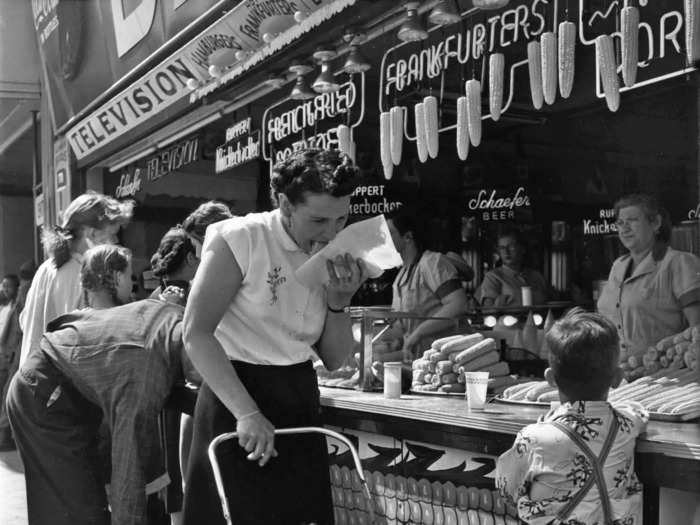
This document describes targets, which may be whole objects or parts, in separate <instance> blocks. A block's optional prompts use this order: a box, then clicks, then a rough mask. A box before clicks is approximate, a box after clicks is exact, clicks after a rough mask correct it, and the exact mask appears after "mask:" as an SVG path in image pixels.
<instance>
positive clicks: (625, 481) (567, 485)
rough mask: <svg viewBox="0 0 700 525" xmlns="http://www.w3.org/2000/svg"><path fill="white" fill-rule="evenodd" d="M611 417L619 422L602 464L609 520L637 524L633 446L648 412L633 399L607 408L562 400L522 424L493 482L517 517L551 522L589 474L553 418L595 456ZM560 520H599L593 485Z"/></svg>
mask: <svg viewBox="0 0 700 525" xmlns="http://www.w3.org/2000/svg"><path fill="white" fill-rule="evenodd" d="M613 417H617V421H618V424H619V426H618V430H617V434H616V435H615V439H614V440H613V442H612V446H611V448H610V452H609V454H608V456H607V459H606V461H605V464H604V468H603V475H604V478H605V483H606V485H607V489H608V494H609V496H610V502H611V506H612V514H613V519H614V520H615V522H616V523H620V525H641V523H642V521H641V515H642V494H641V485H640V483H639V481H638V480H637V477H636V475H635V473H634V448H635V443H636V439H637V437H638V436H639V434H640V433H641V432H643V431H644V428H645V426H646V423H647V421H648V419H649V416H648V414H647V412H646V411H645V410H644V409H643V408H642V406H641V405H639V404H636V403H628V404H625V405H617V406H615V411H614V412H613V410H612V407H611V405H610V404H609V403H608V402H606V401H576V402H573V403H565V404H563V405H562V406H561V407H559V408H557V409H554V410H552V411H550V412H549V413H548V414H547V415H546V416H544V417H543V418H542V419H541V420H540V421H539V422H538V423H535V424H533V425H529V426H527V427H525V428H524V429H523V430H522V431H521V432H520V433H519V434H518V437H517V438H516V440H515V443H514V444H513V447H512V448H511V449H510V450H509V451H507V452H506V453H504V454H503V455H502V456H501V457H500V458H499V460H498V462H497V465H496V485H497V486H498V488H499V489H500V490H501V492H502V493H503V495H504V496H505V497H506V500H507V501H509V502H510V503H512V504H514V505H515V506H516V507H517V509H518V514H519V516H520V519H522V520H524V521H525V522H527V523H529V524H536V525H540V524H541V525H544V524H548V523H551V522H552V520H553V518H554V517H555V516H556V515H557V513H558V512H560V510H561V509H563V508H564V507H565V506H566V505H567V504H568V503H569V502H570V501H571V500H572V498H574V497H575V496H576V494H577V493H578V492H579V489H580V488H581V487H582V486H583V485H584V484H585V483H586V481H587V480H588V479H589V477H590V476H592V475H593V472H594V470H593V468H592V467H591V465H590V463H589V461H588V460H587V458H586V456H585V454H584V452H583V451H582V450H581V448H580V447H579V446H577V445H576V443H574V441H572V439H571V438H570V437H569V436H567V435H566V434H565V433H564V432H563V431H562V430H560V429H558V428H557V427H556V426H555V425H554V424H553V422H554V421H557V422H559V423H561V424H563V425H565V426H567V427H569V428H570V429H571V430H573V431H574V432H575V433H576V434H578V435H579V436H580V437H581V438H582V439H583V441H584V442H585V443H586V445H588V447H589V448H590V449H591V450H592V452H593V454H594V455H595V456H596V457H597V456H599V455H600V453H601V450H602V448H603V445H604V443H605V441H606V438H607V436H608V434H609V432H610V428H611V422H612V419H613ZM618 520H619V521H618ZM563 523H565V524H571V525H578V524H593V523H599V524H604V523H605V520H604V515H603V506H602V503H601V497H600V495H599V493H598V488H597V486H596V485H595V484H594V485H593V486H592V487H591V489H590V491H589V492H588V493H587V494H586V496H585V497H584V498H583V501H581V502H580V503H579V504H578V505H576V507H575V508H574V510H573V511H572V513H571V514H569V516H568V517H567V518H566V519H564V520H563Z"/></svg>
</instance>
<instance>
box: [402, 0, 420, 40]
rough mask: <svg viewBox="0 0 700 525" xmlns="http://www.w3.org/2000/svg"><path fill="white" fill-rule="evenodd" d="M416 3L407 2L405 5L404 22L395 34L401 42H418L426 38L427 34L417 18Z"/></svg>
mask: <svg viewBox="0 0 700 525" xmlns="http://www.w3.org/2000/svg"><path fill="white" fill-rule="evenodd" d="M417 9H418V2H408V3H407V4H406V20H405V21H404V23H403V24H401V27H400V28H399V32H398V33H397V35H396V36H397V37H398V39H399V40H401V41H402V42H418V41H420V40H425V39H426V38H428V32H427V31H426V30H425V28H424V27H423V24H421V22H420V18H418V10H417Z"/></svg>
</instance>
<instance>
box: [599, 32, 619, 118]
mask: <svg viewBox="0 0 700 525" xmlns="http://www.w3.org/2000/svg"><path fill="white" fill-rule="evenodd" d="M595 52H596V60H597V62H598V69H599V71H600V80H601V83H602V84H603V92H604V93H605V102H606V103H607V104H608V109H609V110H610V111H617V110H618V109H619V107H620V83H619V80H618V78H617V63H616V62H615V48H614V46H613V40H612V37H611V36H610V35H600V36H599V37H597V38H596V39H595Z"/></svg>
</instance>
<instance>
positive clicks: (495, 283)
mask: <svg viewBox="0 0 700 525" xmlns="http://www.w3.org/2000/svg"><path fill="white" fill-rule="evenodd" d="M502 289H503V283H502V282H501V280H500V279H499V278H498V277H497V275H496V273H495V272H494V271H490V272H487V273H486V275H484V280H483V281H482V282H481V286H479V289H478V290H477V300H479V302H481V305H482V306H485V307H492V306H506V305H507V304H509V303H510V302H511V301H512V300H513V298H512V297H511V296H510V295H501V292H502Z"/></svg>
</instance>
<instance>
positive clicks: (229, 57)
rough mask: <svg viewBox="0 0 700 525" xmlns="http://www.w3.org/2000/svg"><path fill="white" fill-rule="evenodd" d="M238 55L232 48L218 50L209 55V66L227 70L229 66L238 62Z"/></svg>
mask: <svg viewBox="0 0 700 525" xmlns="http://www.w3.org/2000/svg"><path fill="white" fill-rule="evenodd" d="M236 53H237V51H234V50H233V49H231V48H230V47H225V48H222V49H216V50H215V51H212V52H211V54H210V55H209V59H208V60H209V65H210V66H219V67H220V68H222V69H223V68H227V67H228V66H230V65H231V64H233V63H234V62H236V60H237V58H236Z"/></svg>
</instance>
